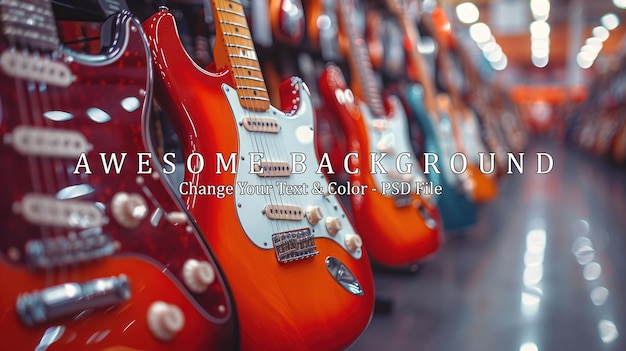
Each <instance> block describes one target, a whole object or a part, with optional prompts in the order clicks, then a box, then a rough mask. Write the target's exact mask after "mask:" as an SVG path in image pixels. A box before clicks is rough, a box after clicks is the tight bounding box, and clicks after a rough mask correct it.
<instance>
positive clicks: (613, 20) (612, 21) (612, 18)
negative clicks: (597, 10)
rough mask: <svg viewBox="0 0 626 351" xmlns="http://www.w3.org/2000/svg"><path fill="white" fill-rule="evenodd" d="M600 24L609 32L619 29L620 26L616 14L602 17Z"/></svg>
mask: <svg viewBox="0 0 626 351" xmlns="http://www.w3.org/2000/svg"><path fill="white" fill-rule="evenodd" d="M600 22H601V23H602V25H603V26H605V27H606V29H608V30H613V29H615V28H617V26H619V18H618V17H617V15H616V14H614V13H607V14H606V15H604V16H602V18H601V19H600Z"/></svg>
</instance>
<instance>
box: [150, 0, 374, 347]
mask: <svg viewBox="0 0 626 351" xmlns="http://www.w3.org/2000/svg"><path fill="white" fill-rule="evenodd" d="M212 5H213V6H212V8H213V14H214V18H215V23H216V25H217V28H216V32H217V40H216V43H215V48H214V57H215V63H214V65H212V67H209V68H208V69H206V70H205V69H202V68H200V67H198V66H196V65H195V64H194V63H193V62H192V61H191V59H190V58H189V56H188V55H187V54H186V52H185V51H184V49H183V47H182V46H181V44H180V41H179V40H178V39H177V38H178V37H177V29H176V24H175V20H174V17H173V16H172V14H170V13H169V12H168V11H167V10H165V9H163V10H162V11H159V12H158V13H156V14H155V15H153V16H152V17H151V18H149V19H148V20H146V21H145V22H144V29H145V30H146V34H147V36H148V41H149V45H150V48H151V50H152V52H153V60H154V62H155V68H156V71H155V76H156V77H157V78H158V79H156V83H157V85H156V87H157V89H156V92H157V99H158V102H159V105H160V106H161V107H162V108H163V111H164V112H165V114H166V115H168V116H169V117H170V120H171V122H172V124H173V126H174V128H175V129H176V130H177V133H178V134H179V136H180V139H181V141H182V146H183V151H184V153H185V154H186V155H187V158H188V160H190V161H189V169H188V170H187V172H186V174H185V178H184V183H181V184H180V189H179V190H181V194H182V195H183V200H184V202H185V203H186V205H187V207H188V209H189V210H190V212H191V213H192V215H193V216H194V217H195V220H196V221H197V223H198V225H199V226H200V228H201V229H202V231H203V233H204V235H205V237H206V238H207V240H208V242H209V244H210V245H211V247H212V248H213V250H214V252H215V255H216V258H217V259H218V261H219V262H220V264H221V265H222V267H223V269H224V273H225V275H226V277H228V282H229V287H230V290H231V293H232V294H233V298H234V300H235V303H236V305H237V311H238V313H239V319H238V320H239V326H240V337H241V349H242V350H333V349H344V348H347V347H348V346H349V345H351V344H352V343H353V342H354V341H355V340H356V339H357V338H358V337H359V335H360V334H361V333H362V332H363V330H364V329H365V328H366V326H367V324H368V323H369V320H370V317H371V315H372V311H373V302H374V284H373V278H372V272H371V268H370V263H369V259H368V257H367V254H366V251H365V249H364V247H362V241H361V237H360V236H359V235H358V234H357V233H356V231H355V230H354V228H353V227H352V225H351V223H350V221H349V219H348V218H347V217H346V215H345V212H344V210H343V207H342V206H341V203H340V200H339V198H338V197H337V196H336V195H333V194H331V192H332V188H331V187H329V184H328V182H327V180H326V177H325V175H324V174H323V173H320V172H318V171H317V170H318V168H319V165H318V161H317V160H318V158H317V155H316V154H315V147H314V140H315V136H314V133H313V131H314V129H315V126H314V120H313V111H312V105H311V101H310V97H309V93H308V91H307V90H308V88H307V87H306V85H305V84H303V82H302V81H301V80H300V79H298V78H292V79H290V80H288V81H286V82H283V84H282V85H281V86H280V92H281V99H280V100H281V105H282V106H281V107H282V108H281V109H280V110H279V109H276V108H274V107H272V106H271V105H270V101H269V97H268V93H267V89H266V86H265V80H264V79H263V75H262V73H261V69H260V68H259V63H258V60H257V55H256V51H255V49H254V46H253V42H252V39H251V36H250V31H249V29H248V25H247V22H246V18H245V14H244V11H243V7H242V5H241V3H240V2H239V1H229V0H214V1H212ZM193 155H195V156H193ZM199 155H202V157H203V158H204V159H205V160H206V162H204V167H203V168H202V167H201V166H202V164H201V163H200V161H199V159H200V157H199ZM231 155H232V156H231ZM292 157H293V158H294V159H295V160H296V161H302V162H304V165H303V164H302V163H299V162H296V163H294V162H292ZM218 165H219V166H218ZM233 168H234V169H233ZM192 186H193V187H196V190H193V189H194V188H193V187H192ZM215 186H225V187H228V189H230V193H227V194H226V196H225V197H223V198H219V197H218V196H216V195H215V194H214V193H212V189H213V188H214V187H215ZM203 189H204V190H203ZM226 191H227V192H228V190H226Z"/></svg>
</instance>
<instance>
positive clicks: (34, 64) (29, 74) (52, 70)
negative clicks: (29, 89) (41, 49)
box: [0, 50, 76, 87]
mask: <svg viewBox="0 0 626 351" xmlns="http://www.w3.org/2000/svg"><path fill="white" fill-rule="evenodd" d="M0 67H2V70H3V71H4V73H5V74H6V75H8V76H10V77H13V78H16V79H24V80H30V81H34V82H40V83H46V84H50V85H54V86H58V87H68V86H70V84H72V82H73V81H74V80H75V79H76V77H75V76H74V75H72V71H71V70H70V68H69V67H68V66H66V65H65V64H63V63H62V62H58V61H50V60H49V59H45V58H43V57H33V56H29V55H24V54H21V53H18V52H13V51H9V50H6V51H4V52H3V53H2V55H0Z"/></svg>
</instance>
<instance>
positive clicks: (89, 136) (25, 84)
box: [0, 0, 507, 350]
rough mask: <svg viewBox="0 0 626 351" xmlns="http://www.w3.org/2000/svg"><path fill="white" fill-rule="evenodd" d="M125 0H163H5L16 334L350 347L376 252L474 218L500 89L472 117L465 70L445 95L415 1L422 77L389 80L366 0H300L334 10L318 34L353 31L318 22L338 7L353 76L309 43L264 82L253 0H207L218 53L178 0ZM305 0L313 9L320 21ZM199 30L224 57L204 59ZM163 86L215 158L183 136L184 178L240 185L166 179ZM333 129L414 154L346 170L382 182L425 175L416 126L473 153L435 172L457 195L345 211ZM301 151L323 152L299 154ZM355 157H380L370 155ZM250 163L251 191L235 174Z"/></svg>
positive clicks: (15, 340)
mask: <svg viewBox="0 0 626 351" xmlns="http://www.w3.org/2000/svg"><path fill="white" fill-rule="evenodd" d="M276 3H279V5H280V6H277V5H276ZM255 4H256V5H255ZM258 4H259V2H249V3H246V5H247V6H257V8H256V9H255V10H253V11H252V12H255V11H256V10H259V7H258ZM289 4H290V5H291V6H294V7H291V10H290V7H289ZM130 5H131V6H132V5H134V6H132V9H133V12H136V13H140V12H141V13H142V14H145V13H147V14H146V15H145V18H142V21H140V20H138V19H137V17H135V16H134V15H133V12H130V11H128V9H124V7H126V6H125V4H124V2H123V1H119V0H116V1H106V0H102V1H100V0H98V1H89V2H76V1H72V0H67V1H55V2H54V6H55V7H54V10H53V4H52V1H50V0H28V1H1V0H0V29H1V33H0V108H1V109H0V136H1V140H2V143H0V160H2V162H3V164H4V165H5V170H6V172H9V173H8V174H7V176H6V177H4V179H5V181H4V183H3V185H2V186H1V187H0V221H1V223H2V224H3V228H4V229H3V234H2V235H1V236H0V273H1V275H2V277H4V278H5V279H7V281H9V282H12V283H11V284H6V285H5V287H4V288H3V289H2V291H1V292H0V324H1V325H2V326H3V330H4V331H5V332H6V334H7V335H11V337H10V338H8V337H7V338H2V340H0V347H1V348H2V349H47V350H67V349H81V350H83V349H84V350H92V349H110V348H124V349H149V350H159V349H172V350H201V349H216V350H217V349H223V350H231V349H237V348H239V349H242V350H293V349H298V350H339V349H345V348H347V347H349V346H350V345H351V344H352V343H353V342H354V341H355V340H356V339H357V338H358V337H359V335H360V334H361V333H362V332H363V331H364V330H365V328H366V327H367V325H368V323H369V320H370V318H371V315H372V312H373V305H374V284H373V277H372V271H371V266H370V261H369V256H371V257H372V258H373V259H374V260H376V261H378V262H379V263H381V264H383V265H386V266H391V267H398V266H403V265H407V264H410V263H413V262H416V261H420V260H423V259H425V258H427V257H430V256H432V255H433V254H435V253H436V252H437V250H438V249H439V248H440V246H441V243H442V233H443V229H444V228H445V229H446V230H455V229H461V228H465V227H468V226H471V225H472V224H473V223H474V222H475V220H476V211H475V203H476V202H478V201H486V200H489V199H492V198H493V197H494V196H496V193H497V186H496V183H495V179H493V178H492V177H490V176H488V175H484V174H482V173H481V172H478V171H476V167H477V164H476V163H475V162H474V161H473V160H474V158H473V157H470V154H471V153H473V152H476V153H477V152H479V151H480V150H483V148H484V146H481V145H484V144H483V143H482V140H481V138H480V135H481V129H482V132H484V133H485V136H487V138H486V139H485V141H487V144H488V145H489V148H490V149H492V146H491V144H490V143H494V144H493V145H495V143H501V144H499V146H498V147H501V148H507V146H504V143H505V142H507V139H506V133H505V128H502V127H501V125H500V123H499V117H497V116H496V115H495V114H494V113H493V112H492V110H491V106H489V104H488V103H486V98H489V96H481V97H478V96H477V97H476V98H475V101H476V110H477V111H481V109H482V110H483V111H485V113H484V114H478V116H479V117H476V116H477V115H476V114H473V113H471V110H470V109H469V108H463V103H462V101H461V98H460V96H459V94H455V93H453V91H452V89H453V88H452V86H453V85H452V84H449V83H448V84H449V85H448V92H449V95H447V96H446V95H438V94H437V90H436V87H435V84H434V80H433V79H432V78H431V76H430V72H429V68H428V67H427V65H426V64H425V60H424V58H423V57H422V56H421V54H420V53H419V51H418V50H417V40H418V38H419V33H418V31H417V28H416V26H415V23H416V22H415V18H412V17H410V16H409V15H410V14H413V13H415V12H414V11H407V8H405V7H404V5H406V4H403V3H401V2H396V1H388V2H387V6H386V8H387V10H388V15H390V16H394V18H396V20H397V21H398V23H400V24H401V26H400V28H401V30H402V32H401V33H402V34H401V36H400V38H404V39H405V40H407V41H408V45H406V48H407V50H406V52H404V51H403V53H404V54H405V55H406V58H407V62H406V66H407V67H408V69H407V70H406V73H405V74H403V75H402V76H404V77H406V78H408V80H407V81H406V82H402V84H400V83H399V84H397V89H398V90H397V92H398V93H397V94H396V95H390V96H388V97H383V94H382V93H381V87H380V86H379V81H378V79H377V77H376V75H377V74H376V71H375V70H374V69H373V67H374V65H373V64H372V62H371V60H370V58H371V55H370V53H369V50H368V49H369V48H368V47H367V46H366V45H364V43H365V42H366V41H365V40H363V39H364V38H363V36H362V35H363V32H362V30H361V29H360V28H359V26H357V25H356V23H355V22H353V21H354V17H353V14H358V13H359V11H357V10H358V9H360V8H361V7H360V6H359V4H357V3H355V2H353V1H337V2H333V1H317V2H316V1H312V2H308V3H307V4H306V5H307V6H306V8H307V9H309V10H311V11H313V10H315V9H317V10H318V12H317V16H318V17H316V18H317V22H315V23H318V26H317V27H318V29H319V31H318V36H319V37H318V39H319V40H320V44H319V45H320V50H321V46H323V45H326V44H321V42H322V38H325V39H324V40H326V41H327V42H329V40H330V39H332V38H334V39H335V40H337V36H336V35H335V36H334V37H333V36H330V39H329V35H328V33H322V29H323V28H327V26H326V25H324V23H325V22H324V21H326V20H328V21H330V22H329V23H328V25H329V26H330V28H333V26H337V27H336V28H337V29H338V33H340V35H339V38H340V39H339V41H338V43H339V44H337V48H342V47H343V49H339V50H340V51H337V54H341V57H344V58H345V60H344V63H347V65H348V67H349V69H348V71H349V72H350V76H351V79H350V82H351V85H350V86H348V84H347V83H346V80H345V79H344V76H343V73H342V71H341V70H340V68H339V67H338V66H336V65H324V62H323V61H318V60H320V59H322V60H323V57H324V55H322V54H319V52H321V51H318V55H315V54H314V53H315V50H311V51H310V52H309V53H311V54H312V57H313V61H312V62H313V67H316V66H320V62H322V64H321V67H324V68H323V69H322V70H320V71H319V72H315V76H314V77H315V78H310V80H308V81H307V83H308V84H305V83H304V81H303V80H302V79H300V78H295V77H291V78H288V79H286V80H285V81H284V82H282V83H280V84H274V83H272V84H270V82H272V81H271V80H266V79H265V77H266V76H271V74H272V73H273V72H276V73H279V72H280V70H279V69H278V67H274V70H272V68H269V69H267V68H266V66H265V64H266V61H264V62H263V64H261V63H260V62H259V58H261V59H263V56H262V54H264V52H263V53H261V52H259V53H257V51H256V50H255V42H254V41H253V35H252V33H251V30H250V28H249V27H248V21H247V17H246V7H244V6H243V5H242V3H241V2H239V1H233V0H213V1H211V4H210V5H211V6H210V7H209V6H207V7H206V8H204V7H203V9H204V15H205V16H204V17H205V18H206V19H207V20H206V21H209V22H211V23H212V27H210V28H211V29H212V30H209V31H208V32H212V33H214V43H212V44H213V45H212V46H213V50H212V52H210V54H209V53H207V52H203V51H202V46H203V45H205V44H206V43H207V42H209V43H210V42H211V41H213V40H208V41H206V40H200V39H198V40H196V39H197V38H192V40H191V43H187V45H186V44H185V41H186V40H185V39H181V36H180V35H179V33H182V32H184V30H182V26H181V22H180V17H179V18H178V19H179V21H178V23H177V17H175V16H174V14H173V12H172V11H170V10H168V9H167V8H161V9H159V10H158V11H156V12H155V11H146V8H145V6H143V4H137V3H134V4H133V3H131V4H130ZM174 5H175V4H172V7H174ZM298 6H299V2H297V1H277V2H275V1H270V3H269V4H268V6H267V9H266V10H267V12H265V13H270V14H274V15H271V16H269V17H266V18H271V19H273V20H274V21H277V22H272V23H271V24H272V26H271V28H272V33H278V31H283V34H285V33H289V32H290V29H293V28H294V27H292V26H290V25H293V23H294V22H292V21H291V20H287V19H286V18H287V17H289V16H292V19H293V18H294V17H295V18H296V19H297V18H298V16H297V14H298V13H299V12H297V11H296V10H297V9H298V8H300V9H304V8H305V7H298ZM120 7H122V8H120ZM183 7H184V6H183ZM189 8H193V7H189ZM189 8H188V9H189ZM68 9H69V10H70V11H67V10H68ZM142 10H143V11H145V12H142ZM276 11H278V12H276ZM281 11H283V12H281ZM59 13H61V14H62V15H61V16H60V15H59ZM68 13H69V14H70V15H69V16H68ZM248 13H249V12H248ZM259 13H263V12H259ZM308 13H309V12H303V13H301V14H304V15H305V17H306V18H307V21H308V23H311V19H309V14H308ZM99 14H104V15H105V16H106V20H105V21H104V23H102V24H98V25H95V24H93V25H92V24H86V25H84V26H79V27H76V26H74V25H72V24H70V23H68V22H66V21H65V20H68V19H72V20H77V19H78V20H80V19H81V18H83V19H86V18H89V20H92V18H94V17H96V18H97V17H98V16H99ZM440 14H441V12H440ZM69 17H73V18H69ZM262 17H263V16H260V18H262ZM334 18H336V21H337V22H333V21H335V20H334ZM283 20H284V21H286V22H281V21H283ZM438 20H441V18H438ZM424 22H427V21H424ZM436 22H437V21H433V23H436ZM256 23H259V22H258V21H257V22H256ZM320 23H321V24H320ZM314 27H315V26H307V28H309V29H308V31H311V30H313V31H314V29H315V28H314ZM302 28H304V27H302ZM431 28H432V29H433V32H432V33H433V35H434V37H436V38H438V40H441V38H443V36H444V35H443V34H441V33H440V32H438V31H437V28H438V26H437V25H433V26H432V27H431ZM307 33H308V32H307ZM437 33H439V34H437ZM279 37H280V36H279V35H278V34H276V35H275V38H279ZM288 37H289V36H288V35H285V36H284V38H288ZM450 38H451V37H450ZM310 42H313V41H312V40H310ZM96 43H97V44H96ZM341 43H343V44H341ZM440 43H443V41H440ZM447 43H449V44H453V40H452V39H448V41H447ZM290 45H293V44H290ZM185 46H187V47H192V48H193V49H192V50H195V53H194V56H195V57H197V55H198V54H199V55H200V56H201V57H202V58H203V59H205V60H206V59H207V58H208V60H210V61H212V62H211V63H210V64H209V65H207V66H206V68H201V67H200V66H199V65H198V64H197V63H196V62H194V61H193V60H192V58H190V56H189V55H188V51H189V50H186V49H185ZM440 48H444V49H446V50H448V49H449V50H450V51H452V50H454V47H453V46H452V45H450V46H448V45H444V44H440ZM265 50H266V51H267V50H269V49H268V48H265ZM446 50H441V52H447V51H446ZM270 61H271V60H270ZM304 62H306V59H305V60H304ZM309 62H311V61H309ZM442 62H443V64H444V65H445V64H446V63H445V62H447V61H445V60H443V61H442ZM338 63H340V64H341V62H340V60H339V59H338ZM270 67H271V64H270ZM468 67H469V66H468ZM281 68H282V67H281ZM298 68H299V69H302V66H301V65H298ZM476 79H477V81H479V79H478V78H476ZM483 83H484V82H483ZM390 86H391V84H390ZM394 86H396V85H395V84H394ZM274 99H280V102H279V103H275V104H274V105H275V106H278V107H274V106H273V104H272V101H273V100H274ZM481 104H482V105H481ZM157 107H158V110H161V111H162V112H163V114H164V115H165V116H167V120H168V122H169V123H170V124H171V126H173V128H174V130H175V131H176V134H177V136H178V139H179V143H180V146H181V147H182V150H183V154H184V155H193V154H196V155H202V156H204V158H206V159H207V162H205V163H203V162H202V161H201V159H202V158H201V157H189V158H188V159H187V162H186V167H185V168H186V171H185V174H184V182H185V183H186V184H188V185H190V186H191V185H193V186H195V187H196V188H201V187H206V188H211V187H212V188H213V189H218V188H219V189H226V188H228V187H229V186H230V187H233V188H234V189H235V191H233V192H232V193H231V194H228V196H211V195H209V194H200V193H197V192H186V193H185V194H180V191H179V190H180V188H178V187H177V186H172V184H171V182H170V181H168V175H167V174H166V173H169V172H166V169H167V168H166V167H164V166H163V165H162V164H161V161H165V157H161V156H164V155H163V151H162V150H158V149H157V148H156V147H155V144H158V143H157V142H155V139H161V138H160V136H159V134H160V131H159V130H155V128H154V125H153V123H152V122H153V121H152V120H151V116H152V115H153V113H152V112H153V111H155V110H157ZM315 111H317V112H315ZM322 111H324V112H322ZM487 112H488V113H487ZM314 113H317V117H318V120H317V122H316V121H315V120H314ZM331 116H334V117H331ZM479 118H480V120H479ZM333 123H334V124H333ZM324 126H326V127H324ZM333 126H337V127H333ZM410 126H413V128H411V127H410ZM323 128H327V129H326V130H325V131H324V130H323ZM339 130H341V131H342V133H339V134H336V135H335V134H330V133H335V132H337V131H339ZM411 130H413V132H414V133H410V131H411ZM467 131H470V134H471V135H470V136H469V137H466V136H464V135H465V134H467ZM472 133H474V134H472ZM330 135H333V137H329V136H330ZM329 140H330V141H331V142H332V140H336V141H337V142H339V141H341V142H340V143H339V144H340V145H339V144H338V145H339V146H338V147H337V148H336V149H337V150H344V151H346V152H348V153H356V154H359V155H368V154H370V153H372V152H373V153H381V152H386V153H387V154H389V157H388V158H387V159H389V160H391V159H393V158H394V157H392V156H393V155H394V154H395V155H400V154H403V153H408V154H409V155H412V157H410V158H408V159H409V160H411V162H412V166H413V167H412V171H411V173H409V174H402V173H400V172H397V173H393V172H389V173H388V174H372V173H370V172H368V171H361V172H357V173H352V172H350V174H344V175H343V176H344V177H347V180H348V181H350V182H351V184H353V185H358V186H367V188H368V189H373V188H378V189H382V184H383V183H384V182H408V183H414V182H415V181H416V180H417V181H422V180H426V179H427V177H426V175H425V174H424V173H423V172H422V165H420V164H419V163H418V162H419V161H418V160H419V158H418V157H416V156H415V153H414V151H413V150H414V147H416V146H417V147H418V148H419V150H420V152H432V153H435V154H437V155H440V159H441V160H442V161H443V162H446V160H450V157H449V156H450V155H452V154H454V153H455V152H457V151H462V152H466V153H467V154H468V159H469V160H470V164H469V165H468V172H465V173H464V175H456V174H454V173H452V172H451V171H450V165H447V164H445V163H443V164H442V165H441V166H440V167H439V168H440V169H441V171H442V173H441V174H437V173H431V174H429V175H428V180H430V181H431V182H433V183H434V184H435V185H441V186H442V188H443V189H444V192H443V194H441V195H434V196H433V195H428V196H427V195H423V196H422V195H418V194H417V193H415V192H411V193H410V194H407V195H404V196H396V195H383V194H381V192H380V191H378V192H374V191H372V192H364V193H362V194H356V195H354V196H349V201H350V205H351V209H352V215H351V216H350V215H348V214H347V212H346V211H345V210H344V207H343V204H342V202H341V199H340V198H339V197H338V196H337V195H336V194H334V193H335V191H333V187H331V186H330V184H331V183H330V181H329V179H328V178H327V177H326V175H325V174H320V173H316V172H315V170H317V169H319V168H320V163H319V160H318V155H320V154H321V152H323V151H328V154H329V155H330V158H331V160H330V162H331V163H332V164H338V161H337V160H336V158H337V156H336V154H337V153H336V152H335V153H333V152H332V151H333V150H330V149H324V148H328V145H329V144H328V141H329ZM416 140H418V142H416ZM316 141H317V146H318V147H319V148H322V150H317V149H316ZM494 147H495V146H494ZM159 149H160V148H159ZM476 150H478V151H476ZM484 150H486V148H485V149H484ZM492 150H496V149H492ZM293 153H298V154H300V155H303V157H304V159H306V169H307V171H305V172H295V170H292V169H291V168H290V167H291V166H290V164H289V160H291V155H292V154H293ZM252 154H261V155H263V158H262V159H261V160H260V163H258V164H257V166H256V168H254V172H252V169H251V170H248V169H247V167H244V165H247V164H250V160H249V159H248V158H249V157H251V156H250V155H252ZM216 155H223V157H224V158H225V160H224V161H225V162H226V161H230V158H229V155H236V158H234V159H233V161H234V163H237V165H238V166H239V167H237V168H238V171H236V172H229V171H224V170H222V171H219V170H218V169H217V168H216V167H219V164H220V163H219V162H209V161H208V160H214V158H213V157H217V156H216ZM344 156H345V155H341V157H342V158H343V157H344ZM385 162H387V161H386V160H385V159H383V161H381V164H382V166H383V167H384V168H386V169H389V170H392V169H394V168H395V165H394V164H386V163H385ZM448 162H449V161H448ZM495 162H498V158H496V159H495ZM349 166H350V169H356V168H359V169H361V170H369V169H371V167H372V165H371V164H370V160H369V158H367V157H361V158H356V157H355V158H351V159H350V164H349ZM496 168H497V167H496ZM344 180H346V179H342V180H341V181H344ZM278 182H280V183H281V184H282V185H281V187H282V188H283V189H291V190H289V191H282V190H279V188H281V187H279V186H277V185H278ZM339 183H340V182H337V184H339ZM243 185H245V186H246V187H250V188H249V189H252V190H253V191H238V190H239V186H243ZM303 185H308V186H313V185H315V187H316V188H315V189H316V190H321V191H319V192H317V191H312V190H311V189H309V191H306V190H304V189H303ZM247 189H248V188H247ZM181 195H182V197H181ZM366 248H367V250H366Z"/></svg>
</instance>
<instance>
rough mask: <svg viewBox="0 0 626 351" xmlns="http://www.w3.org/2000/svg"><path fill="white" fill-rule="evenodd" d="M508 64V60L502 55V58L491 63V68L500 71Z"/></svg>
mask: <svg viewBox="0 0 626 351" xmlns="http://www.w3.org/2000/svg"><path fill="white" fill-rule="evenodd" d="M508 64H509V60H508V59H507V57H506V55H505V54H502V57H501V58H500V60H498V61H497V62H491V67H493V69H495V70H496V71H502V70H503V69H505V68H506V66H507V65H508Z"/></svg>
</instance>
